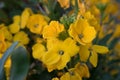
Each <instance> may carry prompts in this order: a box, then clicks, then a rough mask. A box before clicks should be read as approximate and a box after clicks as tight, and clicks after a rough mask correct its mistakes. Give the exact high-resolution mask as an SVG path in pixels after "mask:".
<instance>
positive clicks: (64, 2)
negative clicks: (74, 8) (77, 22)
mask: <svg viewBox="0 0 120 80" xmlns="http://www.w3.org/2000/svg"><path fill="white" fill-rule="evenodd" d="M58 2H59V3H60V6H61V7H62V8H65V9H66V8H69V6H70V0H58Z"/></svg>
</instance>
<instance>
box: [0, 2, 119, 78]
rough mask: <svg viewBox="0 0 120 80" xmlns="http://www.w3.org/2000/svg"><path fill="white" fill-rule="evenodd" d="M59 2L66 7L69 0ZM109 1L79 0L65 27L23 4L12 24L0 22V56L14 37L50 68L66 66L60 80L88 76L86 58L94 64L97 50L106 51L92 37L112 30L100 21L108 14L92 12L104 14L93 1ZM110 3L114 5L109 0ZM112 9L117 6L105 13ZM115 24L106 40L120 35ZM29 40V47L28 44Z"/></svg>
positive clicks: (14, 39) (104, 52)
mask: <svg viewBox="0 0 120 80" xmlns="http://www.w3.org/2000/svg"><path fill="white" fill-rule="evenodd" d="M76 1H77V0H76ZM58 2H59V3H60V5H61V7H63V8H65V9H66V8H68V7H69V6H70V1H69V0H58ZM71 2H72V5H75V0H71ZM108 2H110V0H100V1H97V0H91V1H87V0H85V1H83V2H82V1H80V0H78V8H79V9H80V11H79V12H78V15H77V18H76V19H75V21H74V22H72V23H70V25H69V27H68V29H66V28H65V25H64V24H62V23H60V22H59V21H55V20H52V21H50V20H49V18H48V17H46V16H44V15H42V14H40V13H39V14H35V13H33V12H32V10H31V9H30V8H26V9H25V10H24V11H23V12H22V14H21V15H16V16H14V17H13V23H12V24H10V25H8V26H5V24H0V57H2V55H3V53H4V52H5V51H6V50H7V48H8V47H9V46H10V45H11V44H12V43H13V42H14V41H19V45H22V46H24V47H26V48H31V49H32V56H33V57H34V58H35V59H37V60H39V61H41V62H42V63H43V64H44V67H46V68H47V70H48V71H49V72H52V71H53V70H62V69H64V68H66V69H67V71H66V72H63V74H62V75H61V76H59V77H60V80H82V77H87V78H88V77H90V73H89V68H88V66H87V65H86V62H90V63H91V64H92V65H93V67H96V66H97V63H98V54H97V53H100V54H106V53H108V51H109V50H108V48H107V47H105V46H101V45H98V44H95V43H93V40H94V39H95V38H96V36H97V37H98V39H102V38H103V37H104V36H105V35H106V34H109V33H112V32H113V30H110V29H109V31H106V30H103V29H104V26H105V25H103V24H104V23H105V22H107V21H108V19H109V18H108V17H110V16H107V17H105V19H103V20H102V21H101V20H100V19H99V18H96V17H95V16H101V17H104V16H103V15H100V10H99V9H98V8H97V7H96V6H95V5H94V4H96V3H103V4H107V3H108ZM109 5H110V7H111V5H112V6H113V4H111V3H110V4H109ZM88 6H91V8H89V7H88ZM98 7H99V6H98ZM114 7H115V8H114ZM100 9H101V8H100ZM114 9H116V6H113V7H112V9H111V10H110V9H107V10H108V11H106V13H107V14H108V13H111V14H115V12H116V10H114ZM112 10H114V11H112ZM113 12H114V13H113ZM70 14H71V13H70ZM70 14H69V15H70ZM94 15H95V16H94ZM106 18H107V19H106ZM111 25H113V24H111ZM101 26H103V27H101ZM117 26H118V27H117V29H116V30H115V33H114V34H113V35H112V37H111V38H110V39H109V40H108V42H107V43H108V44H109V43H110V42H111V41H112V40H113V39H114V38H115V37H118V36H119V35H120V32H119V31H120V25H117ZM65 35H66V36H65ZM31 43H32V44H31ZM29 44H31V45H32V47H29V46H28V45H29ZM76 56H77V57H79V58H80V59H79V60H78V61H77V62H75V63H76V64H75V65H72V67H71V66H68V64H69V62H71V60H72V59H74V58H76ZM10 65H11V62H10V58H9V59H8V60H7V62H6V64H5V67H6V68H8V69H9V68H10ZM68 67H69V68H68ZM8 71H9V70H8ZM8 75H9V74H8ZM53 80H58V78H53Z"/></svg>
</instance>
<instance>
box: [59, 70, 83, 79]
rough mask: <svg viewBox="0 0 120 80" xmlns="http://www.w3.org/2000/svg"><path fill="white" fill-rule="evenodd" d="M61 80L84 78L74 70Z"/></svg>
mask: <svg viewBox="0 0 120 80" xmlns="http://www.w3.org/2000/svg"><path fill="white" fill-rule="evenodd" d="M60 80H82V77H81V76H80V75H79V73H77V72H76V71H75V69H74V68H72V69H70V70H69V72H67V73H65V74H64V75H63V76H61V77H60Z"/></svg>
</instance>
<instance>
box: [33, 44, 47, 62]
mask: <svg viewBox="0 0 120 80" xmlns="http://www.w3.org/2000/svg"><path fill="white" fill-rule="evenodd" d="M45 52H46V49H45V47H44V46H43V45H42V44H41V43H36V44H35V45H33V47H32V55H33V57H34V58H35V59H38V60H41V61H42V58H43V56H44V55H45V54H46V53H45Z"/></svg>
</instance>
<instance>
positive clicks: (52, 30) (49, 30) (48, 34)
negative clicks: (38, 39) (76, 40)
mask: <svg viewBox="0 0 120 80" xmlns="http://www.w3.org/2000/svg"><path fill="white" fill-rule="evenodd" d="M62 31H64V25H63V24H60V23H59V22H58V21H51V22H50V24H49V25H47V26H45V27H44V29H43V38H45V39H46V38H47V39H48V38H55V37H58V34H59V33H60V32H62Z"/></svg>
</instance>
